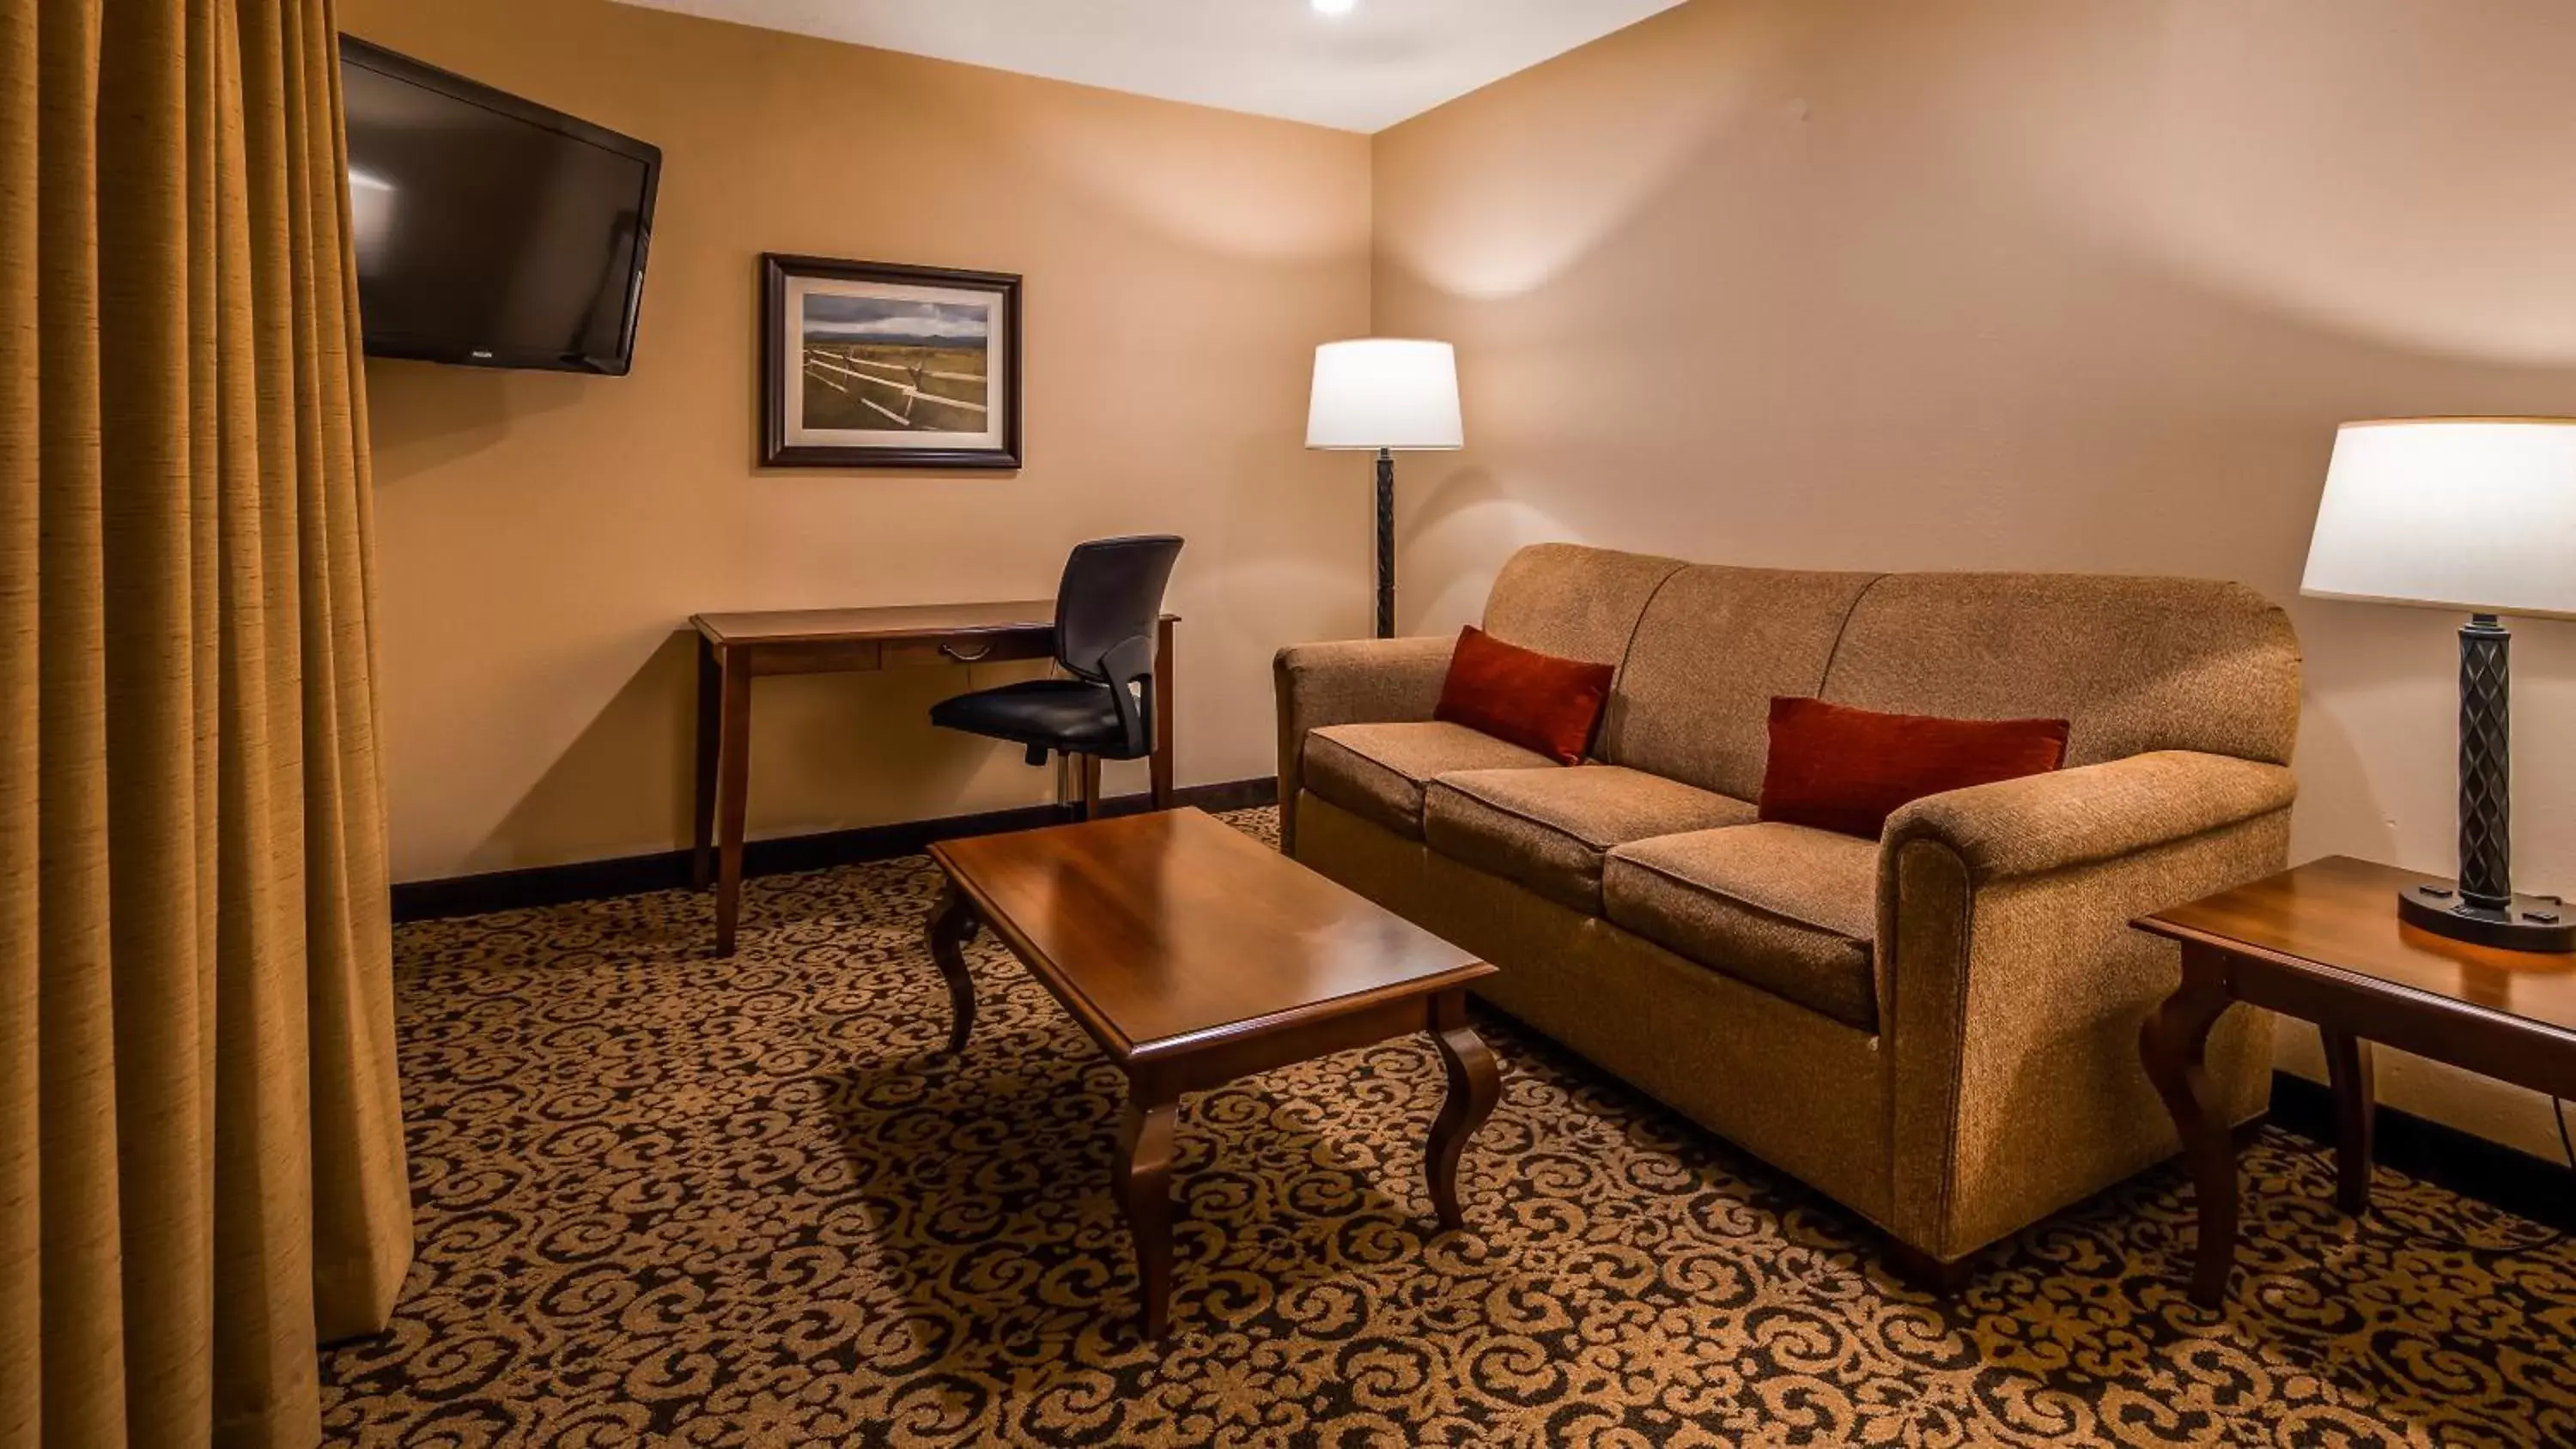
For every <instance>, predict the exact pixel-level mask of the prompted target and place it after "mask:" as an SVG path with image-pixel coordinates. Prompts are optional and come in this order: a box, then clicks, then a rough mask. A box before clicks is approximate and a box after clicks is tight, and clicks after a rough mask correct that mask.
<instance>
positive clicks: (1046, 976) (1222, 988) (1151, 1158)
mask: <svg viewBox="0 0 2576 1449" xmlns="http://www.w3.org/2000/svg"><path fill="white" fill-rule="evenodd" d="M930 855H931V859H933V860H935V861H937V862H938V863H939V868H940V869H941V870H943V871H946V872H947V874H948V888H947V891H946V893H945V894H944V895H943V896H942V897H941V899H940V902H939V905H938V907H937V909H936V910H934V911H933V912H932V913H931V918H930V950H931V955H932V956H933V957H934V958H935V959H936V960H937V961H938V963H939V969H940V972H941V974H943V975H944V976H946V977H947V980H948V992H949V1000H950V1002H951V1004H952V1006H953V1008H954V1010H955V1013H956V1014H955V1018H954V1022H953V1025H952V1026H951V1028H950V1033H949V1038H948V1048H949V1050H950V1051H962V1050H964V1049H965V1046H966V1039H967V1035H968V1033H969V1032H971V1031H972V1030H973V1029H974V1025H975V988H974V983H973V981H972V979H971V978H969V977H968V975H967V973H966V958H965V954H964V947H965V945H966V943H967V942H968V941H970V940H972V939H973V938H974V934H975V931H976V930H977V928H978V927H979V926H990V927H991V928H992V930H993V934H994V935H995V936H997V937H999V938H1000V939H1001V941H1002V943H1003V944H1005V945H1007V946H1009V947H1010V948H1011V953H1012V954H1013V955H1015V956H1017V957H1018V958H1019V960H1020V964H1021V965H1023V966H1025V967H1027V968H1028V971H1029V974H1030V975H1032V976H1035V977H1036V978H1037V979H1038V981H1039V983H1040V984H1042V985H1044V986H1045V987H1046V989H1047V990H1048V992H1050V993H1051V994H1053V995H1054V997H1055V999H1056V1000H1057V1001H1058V1002H1059V1003H1061V1004H1062V1005H1063V1006H1064V1009H1065V1010H1066V1012H1068V1013H1069V1014H1071V1015H1072V1017H1073V1019H1074V1020H1075V1021H1077V1022H1079V1023H1081V1025H1082V1029H1083V1030H1084V1031H1085V1032H1087V1033H1089V1034H1090V1036H1091V1039H1092V1041H1094V1042H1095V1043H1097V1044H1098V1045H1099V1047H1100V1049H1101V1051H1102V1052H1104V1053H1106V1054H1107V1055H1108V1057H1109V1059H1110V1061H1112V1062H1113V1063H1115V1064H1116V1065H1117V1067H1118V1069H1119V1070H1120V1071H1122V1072H1124V1073H1126V1075H1127V1092H1128V1095H1127V1108H1126V1113H1125V1116H1124V1118H1123V1120H1122V1121H1121V1123H1120V1126H1119V1129H1118V1152H1117V1155H1116V1157H1115V1158H1113V1159H1112V1172H1113V1174H1114V1177H1115V1182H1114V1187H1115V1189H1116V1192H1117V1195H1118V1201H1119V1206H1120V1207H1121V1208H1122V1209H1123V1210H1124V1212H1125V1213H1126V1216H1127V1225H1128V1228H1129V1230H1130V1231H1131V1232H1132V1233H1133V1234H1134V1235H1135V1239H1136V1266H1137V1276H1138V1280H1139V1282H1140V1284H1141V1287H1142V1292H1143V1297H1144V1323H1145V1332H1146V1335H1147V1336H1148V1337H1151V1338H1160V1337H1162V1336H1163V1333H1164V1331H1165V1329H1166V1328H1167V1327H1169V1325H1170V1322H1171V1304H1172V1233H1171V1177H1172V1129H1173V1126H1174V1123H1175V1121H1176V1119H1177V1118H1178V1115H1179V1109H1180V1098H1181V1094H1182V1093H1183V1092H1196V1091H1204V1090H1206V1089H1207V1088H1210V1087H1215V1086H1220V1085H1223V1084H1224V1083H1226V1082H1229V1081H1232V1080H1234V1079H1235V1078H1237V1077H1242V1076H1249V1075H1250V1074H1252V1073H1254V1072H1262V1071H1268V1070H1269V1069H1271V1068H1273V1067H1282V1066H1287V1065H1289V1064H1290V1063H1293V1062H1302V1061H1308V1060H1311V1059H1313V1058H1316V1057H1320V1056H1324V1055H1327V1054H1329V1053H1332V1052H1337V1051H1343V1050H1346V1049H1348V1048H1351V1047H1359V1046H1368V1045H1371V1044H1373V1043H1376V1042H1381V1041H1385V1040H1388V1039H1389V1038H1392V1037H1399V1036H1406V1035H1410V1034H1411V1033H1414V1032H1417V1031H1427V1032H1429V1033H1430V1034H1431V1040H1432V1044H1433V1045H1434V1046H1436V1047H1438V1048H1439V1050H1440V1059H1441V1061H1442V1062H1443V1063H1444V1064H1446V1066H1447V1068H1448V1074H1449V1090H1448V1099H1447V1101H1446V1102H1445V1103H1444V1104H1443V1105H1442V1107H1441V1109H1440V1115H1439V1117H1438V1119H1437V1120H1435V1121H1434V1122H1433V1123H1432V1124H1431V1141H1430V1144H1429V1151H1428V1153H1427V1154H1426V1167H1427V1170H1428V1174H1429V1177H1430V1187H1431V1202H1432V1206H1433V1208H1434V1209H1435V1210H1436V1211H1437V1212H1438V1213H1439V1216H1440V1225H1441V1226H1442V1227H1444V1228H1456V1227H1460V1226H1462V1225H1463V1224H1464V1222H1465V1218H1464V1215H1463V1214H1462V1213H1461V1211H1460V1209H1459V1205H1458V1157H1459V1154H1460V1153H1461V1152H1462V1151H1463V1150H1464V1149H1465V1148H1466V1145H1467V1139H1468V1138H1469V1137H1471V1136H1473V1135H1474V1134H1475V1131H1476V1129H1477V1128H1478V1127H1479V1126H1481V1125H1482V1124H1483V1123H1484V1120H1485V1118H1486V1116H1487V1115H1488V1114H1489V1113H1491V1112H1492V1111H1493V1110H1494V1103H1495V1102H1496V1100H1498V1099H1499V1098H1500V1097H1501V1095H1502V1075H1501V1072H1500V1070H1499V1069H1498V1068H1497V1067H1496V1066H1495V1063H1494V1054H1493V1052H1492V1051H1491V1050H1489V1049H1488V1048H1487V1047H1486V1046H1485V1043H1484V1041H1483V1040H1482V1039H1481V1038H1479V1037H1478V1036H1477V1035H1476V1032H1475V1029H1474V1028H1473V1027H1472V1026H1470V1025H1469V1024H1468V1022H1467V983H1469V982H1471V981H1474V980H1476V979H1477V978H1478V977H1481V976H1490V975H1492V974H1493V972H1494V968H1493V967H1492V966H1490V965H1487V964H1486V963H1485V962H1482V961H1479V960H1477V959H1476V958H1475V957H1473V956H1471V955H1469V954H1467V953H1466V952H1465V951H1462V950H1460V949H1458V948H1457V947H1455V946H1452V945H1450V944H1449V943H1448V942H1446V941H1443V940H1441V939H1440V938H1439V937H1437V936H1434V935H1432V934H1431V933H1430V932H1428V931H1425V930H1423V929H1422V928H1421V927H1419V926H1416V925H1414V924H1413V923H1412V922H1410V921H1407V920H1405V919H1404V918H1403V917H1401V916H1398V915H1395V914H1393V913H1392V912H1389V911H1386V910H1383V909H1381V908H1380V907H1378V906H1377V905H1376V904H1375V903H1373V902H1371V901H1368V900H1366V899H1364V898H1362V897H1360V896H1358V895H1356V894H1354V893H1352V892H1351V891H1349V890H1347V889H1345V888H1343V887H1342V886H1340V885H1338V884H1335V883H1334V882H1332V881H1329V880H1326V879H1325V878H1324V877H1322V876H1320V875H1318V874H1316V873H1315V872H1314V871H1312V870H1309V869H1307V868H1306V867H1305V866H1302V865H1299V864H1298V863H1297V862H1295V861H1293V860H1290V859H1289V858H1287V857H1286V856H1284V855H1281V854H1280V853H1279V852H1277V851H1275V850H1272V849H1271V848H1269V847H1268V846H1266V845H1263V844H1261V843H1260V842H1258V841H1256V840H1254V839H1252V838H1251V837H1250V836H1247V835H1245V834H1244V833H1243V832H1241V831H1239V830H1236V829H1234V828H1233V827H1232V826H1229V825H1226V824H1224V823H1222V822H1220V821H1218V820H1216V819H1214V818H1212V817H1210V816H1209V815H1207V814H1205V813H1204V812H1202V811H1199V810H1197V809H1186V810H1174V811H1158V812H1155V813H1153V814H1147V815H1133V816H1127V817H1124V818H1121V819H1116V820H1098V821H1090V822H1086V823H1084V824H1080V825H1057V826H1049V827H1046V828H1044V829H1039V830H1023V831H1019V832H1017V833H1015V834H1010V835H984V836H976V837H973V838H970V839H963V840H944V841H941V842H939V843H938V844H936V845H933V846H932V847H930Z"/></svg>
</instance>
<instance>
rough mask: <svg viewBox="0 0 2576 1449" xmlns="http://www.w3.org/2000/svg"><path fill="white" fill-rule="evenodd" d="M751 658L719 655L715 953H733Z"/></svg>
mask: <svg viewBox="0 0 2576 1449" xmlns="http://www.w3.org/2000/svg"><path fill="white" fill-rule="evenodd" d="M750 666H751V661H750V660H748V659H740V658H736V657H735V655H734V651H733V650H730V649H728V650H726V651H725V657H724V726H723V729H722V730H721V731H720V732H719V743H718V744H717V746H716V776H717V781H718V786H717V791H716V794H717V811H716V814H717V822H716V826H717V829H716V954H717V955H719V956H730V955H732V954H733V934H734V931H733V928H734V922H735V921H736V920H737V919H739V918H740V917H741V915H742V831H743V822H744V819H745V817H746V816H747V815H748V814H749V812H750V806H751V800H750V796H751V667H750Z"/></svg>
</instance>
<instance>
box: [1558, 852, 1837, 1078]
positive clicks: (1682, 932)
mask: <svg viewBox="0 0 2576 1449" xmlns="http://www.w3.org/2000/svg"><path fill="white" fill-rule="evenodd" d="M1601 897H1602V904H1603V907H1604V914H1606V915H1608V916H1609V918H1610V921H1611V923H1612V924H1614V925H1617V926H1620V927H1622V928H1624V929H1626V930H1630V931H1634V932H1636V933H1637V934H1638V935H1640V936H1643V937H1645V938H1646V939H1647V940H1649V941H1652V942H1654V943H1655V944H1657V945H1659V946H1662V947H1665V948H1666V949H1668V950H1671V951H1674V952H1677V953H1679V954H1680V955H1683V956H1687V957H1689V958H1690V959H1691V960H1693V961H1696V962H1698V963H1700V964H1701V965H1703V966H1706V967H1708V968H1709V969H1710V970H1712V971H1718V972H1722V973H1724V974H1725V975H1728V976H1732V977H1734V978H1735V979H1736V980H1738V981H1742V982H1744V983H1746V984H1747V985H1752V986H1759V987H1761V988H1762V989H1763V990H1765V991H1768V992H1771V993H1773V994H1774V995H1777V996H1781V997H1784V998H1786V999H1788V1000H1790V1001H1794V1002H1797V1003H1798V1004H1799V1005H1801V1006H1805V1007H1810V1008H1812V1009H1814V1010H1816V1011H1820V1012H1823V1013H1824V1014H1825V1015H1827V1016H1830V1017H1832V1018H1834V1019H1835V1020H1836V1021H1839V1022H1842V1023H1844V1024H1845V1025H1848V1026H1856V1027H1859V1028H1860V1029H1861V1030H1863V1031H1875V1030H1877V1029H1878V987H1877V978H1876V975H1875V973H1874V971H1873V969H1872V967H1871V957H1872V954H1873V953H1872V942H1873V941H1874V940H1875V939H1876V936H1877V933H1878V925H1877V902H1878V843H1877V842H1876V841H1873V840H1860V839H1856V838H1854V837H1852V836H1849V835H1837V834H1835V833H1833V832H1831V831H1826V830H1811V829H1809V828H1807V827H1806V826H1803V825H1778V824H1761V825H1738V826H1734V827H1731V828H1729V829H1724V830H1702V831H1697V832H1694V833H1692V834H1689V835H1667V836H1663V837H1661V838H1658V839H1654V840H1640V841H1636V842H1633V843H1631V844H1627V845H1622V846H1620V847H1619V848H1618V849H1616V850H1614V851H1612V852H1611V853H1610V859H1609V862H1608V864H1607V865H1605V866H1604V867H1603V869H1602V874H1601Z"/></svg>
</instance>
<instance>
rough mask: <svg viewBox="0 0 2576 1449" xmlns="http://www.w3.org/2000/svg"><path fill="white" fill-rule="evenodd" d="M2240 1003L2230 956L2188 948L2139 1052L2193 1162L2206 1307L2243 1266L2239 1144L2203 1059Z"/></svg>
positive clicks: (2199, 1298)
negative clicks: (2239, 1263)
mask: <svg viewBox="0 0 2576 1449" xmlns="http://www.w3.org/2000/svg"><path fill="white" fill-rule="evenodd" d="M2234 1004H2235V998H2234V997H2233V996H2232V995H2231V994H2230V993H2229V989H2228V971H2227V957H2226V956H2225V955H2224V954H2222V953H2220V952H2218V951H2214V950H2212V949H2210V948H2209V947H2206V946H2197V945H2192V944H2188V943H2186V944H2185V945H2184V946H2183V948H2182V985H2181V986H2180V987H2178V988H2176V989H2175V991H2174V994H2173V995H2172V996H2170V997H2167V998H2166V999H2165V1003H2164V1005H2162V1006H2160V1007H2158V1008H2157V1009H2156V1011H2155V1013H2154V1014H2153V1015H2151V1016H2149V1017H2148V1018H2147V1022H2146V1025H2145V1026H2144V1027H2143V1028H2141V1029H2140V1031H2139V1033H2138V1057H2139V1060H2140V1061H2141V1062H2142V1063H2144V1064H2145V1066H2146V1069H2147V1077H2148V1079H2149V1080H2151V1081H2153V1082H2154V1083H2155V1084H2156V1092H2157V1095H2159V1096H2161V1097H2163V1098H2164V1102H2165V1110H2166V1111H2168V1112H2171V1113H2172V1114H2173V1119H2174V1127H2175V1128H2176V1130H2178V1131H2179V1132H2180V1133H2181V1134H2182V1145H2183V1154H2184V1156H2185V1157H2186V1158H2188V1159H2189V1161H2190V1163H2191V1179H2192V1188H2193V1196H2194V1197H2195V1198H2196V1199H2197V1207H2198V1209H2199V1214H2200V1253H2199V1259H2198V1261H2197V1262H2196V1263H2195V1264H2194V1265H2193V1269H2192V1279H2191V1298H2192V1301H2193V1302H2194V1303H2197V1304H2199V1305H2200V1306H2201V1307H2203V1308H2216V1307H2218V1306H2220V1305H2221V1304H2223V1303H2225V1302H2226V1301H2227V1277H2228V1274H2229V1272H2230V1271H2231V1270H2232V1269H2234V1267H2235V1266H2236V1193H2237V1188H2236V1142H2235V1138H2234V1137H2233V1136H2232V1135H2231V1134H2230V1133H2229V1132H2228V1130H2227V1119H2226V1113H2225V1112H2224V1110H2223V1109H2222V1107H2221V1105H2220V1103H2219V1101H2218V1093H2217V1090H2216V1089H2215V1088H2213V1087H2212V1086H2211V1085H2210V1083H2209V1073H2208V1071H2207V1070H2206V1068H2205V1066H2204V1060H2205V1057H2206V1054H2207V1052H2208V1049H2209V1032H2210V1028H2212V1027H2214V1026H2216V1025H2217V1024H2218V1018H2219V1017H2220V1016H2222V1015H2224V1014H2225V1013H2226V1011H2227V1008H2228V1007H2229V1006H2231V1005H2234Z"/></svg>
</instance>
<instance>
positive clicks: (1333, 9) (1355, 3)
mask: <svg viewBox="0 0 2576 1449" xmlns="http://www.w3.org/2000/svg"><path fill="white" fill-rule="evenodd" d="M1311 3H1312V4H1313V5H1314V7H1315V13H1316V14H1318V15H1348V14H1350V13H1351V12H1352V11H1353V10H1355V9H1357V8H1358V7H1359V0H1311Z"/></svg>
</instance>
